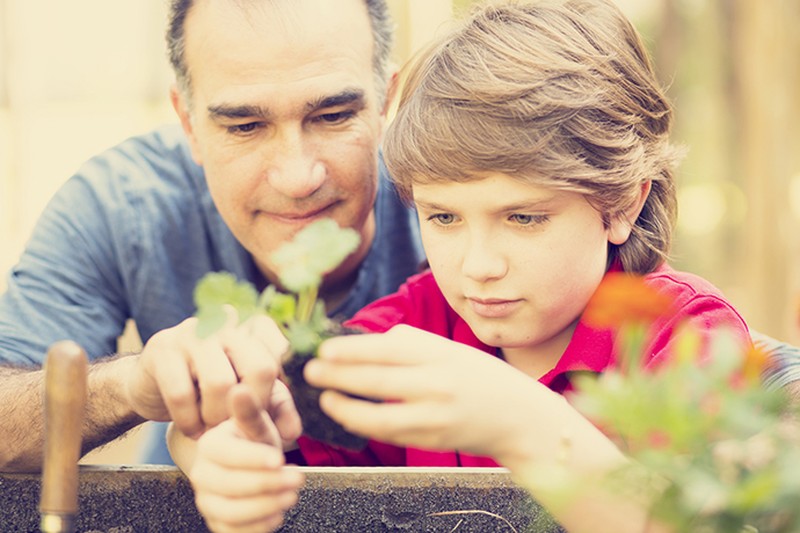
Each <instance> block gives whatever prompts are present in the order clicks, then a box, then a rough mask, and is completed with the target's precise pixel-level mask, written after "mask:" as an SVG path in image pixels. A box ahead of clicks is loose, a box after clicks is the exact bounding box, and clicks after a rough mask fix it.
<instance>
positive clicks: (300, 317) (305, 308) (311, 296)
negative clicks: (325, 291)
mask: <svg viewBox="0 0 800 533" xmlns="http://www.w3.org/2000/svg"><path fill="white" fill-rule="evenodd" d="M318 293H319V289H318V288H317V287H309V288H307V289H305V290H303V291H300V293H299V294H298V295H297V321H298V322H308V321H309V320H310V319H311V314H312V312H313V311H314V303H315V302H316V301H317V294H318Z"/></svg>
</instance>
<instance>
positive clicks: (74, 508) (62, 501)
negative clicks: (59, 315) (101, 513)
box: [39, 341, 87, 524]
mask: <svg viewBox="0 0 800 533" xmlns="http://www.w3.org/2000/svg"><path fill="white" fill-rule="evenodd" d="M86 372H87V362H86V353H85V352H84V351H83V349H82V348H81V347H80V346H78V345H77V344H75V343H74V342H71V341H61V342H57V343H55V344H53V345H52V346H51V347H50V349H49V350H48V352H47V359H46V360H45V364H44V374H45V384H44V387H45V390H44V427H45V438H44V471H43V474H42V493H41V499H40V500H39V510H40V512H41V513H42V523H43V524H44V523H45V516H46V515H54V516H56V517H59V516H62V517H63V516H66V518H67V522H71V520H70V518H74V516H75V515H76V514H77V512H78V460H79V459H80V456H81V428H82V426H83V417H84V410H85V408H86ZM52 521H53V520H51V522H52ZM56 521H57V520H56Z"/></svg>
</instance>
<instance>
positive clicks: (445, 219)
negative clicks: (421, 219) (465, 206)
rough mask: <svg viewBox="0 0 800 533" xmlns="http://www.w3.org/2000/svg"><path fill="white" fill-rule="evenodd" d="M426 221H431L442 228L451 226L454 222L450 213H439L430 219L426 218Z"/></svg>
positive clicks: (453, 217)
mask: <svg viewBox="0 0 800 533" xmlns="http://www.w3.org/2000/svg"><path fill="white" fill-rule="evenodd" d="M428 220H433V221H435V222H438V223H439V224H441V225H443V226H446V225H448V224H452V223H453V221H455V216H453V215H451V214H450V213H439V214H437V215H431V216H430V217H428Z"/></svg>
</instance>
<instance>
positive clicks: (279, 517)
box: [187, 385, 303, 532]
mask: <svg viewBox="0 0 800 533" xmlns="http://www.w3.org/2000/svg"><path fill="white" fill-rule="evenodd" d="M228 404H229V410H230V413H231V418H230V419H229V420H227V421H225V422H223V423H221V424H219V425H218V426H216V427H214V428H212V429H210V430H208V431H207V432H206V433H205V434H204V435H203V436H202V437H200V439H199V440H198V446H197V455H196V457H195V461H194V464H193V466H192V467H191V469H190V471H189V472H188V474H187V475H188V477H189V480H190V481H191V483H192V487H193V488H194V492H195V500H196V503H197V508H198V510H199V511H200V513H201V514H202V515H203V517H204V518H205V520H206V523H207V525H208V527H209V529H211V530H212V531H226V532H238V531H272V530H274V529H275V528H277V527H278V526H279V525H280V524H281V522H282V521H283V514H284V512H285V511H286V510H287V509H289V508H290V507H292V506H293V505H294V504H295V503H296V502H297V496H298V494H297V491H298V490H299V488H300V486H301V485H302V483H303V477H302V475H301V474H300V473H299V472H298V471H296V470H293V469H290V468H286V467H285V465H284V456H283V452H282V450H281V447H280V438H279V436H278V430H277V428H276V427H275V425H274V424H273V423H272V420H271V418H270V416H269V415H268V414H267V413H266V412H265V411H264V410H263V409H261V407H260V406H259V405H258V400H257V399H256V397H255V396H254V395H253V393H252V392H251V391H249V390H248V387H247V386H245V385H236V386H235V387H233V388H232V389H231V391H230V393H229V395H228ZM295 415H296V413H295Z"/></svg>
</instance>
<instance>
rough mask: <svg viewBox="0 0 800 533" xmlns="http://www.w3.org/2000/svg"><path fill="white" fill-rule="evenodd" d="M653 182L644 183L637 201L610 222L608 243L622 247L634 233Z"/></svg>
mask: <svg viewBox="0 0 800 533" xmlns="http://www.w3.org/2000/svg"><path fill="white" fill-rule="evenodd" d="M651 186H652V182H651V181H650V180H647V181H645V182H644V183H642V185H641V188H640V190H639V196H638V197H637V198H636V201H635V202H634V203H633V204H632V205H631V206H630V208H628V209H627V210H626V211H623V212H621V213H618V214H617V215H616V216H615V217H614V218H613V219H611V220H610V221H609V228H608V242H610V243H611V244H616V245H621V244H625V242H626V241H627V240H628V238H629V237H630V236H631V231H633V225H634V224H635V223H636V219H637V218H639V213H641V212H642V209H643V208H644V203H645V202H646V201H647V197H648V196H649V195H650V188H651Z"/></svg>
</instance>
